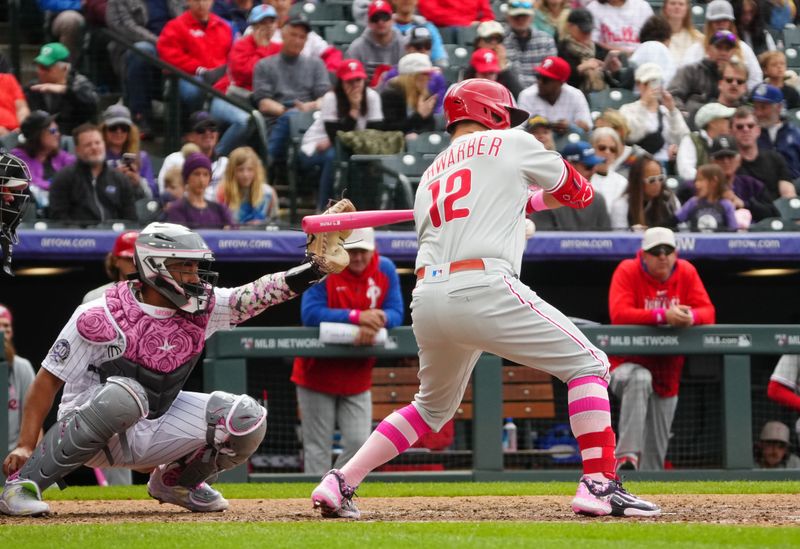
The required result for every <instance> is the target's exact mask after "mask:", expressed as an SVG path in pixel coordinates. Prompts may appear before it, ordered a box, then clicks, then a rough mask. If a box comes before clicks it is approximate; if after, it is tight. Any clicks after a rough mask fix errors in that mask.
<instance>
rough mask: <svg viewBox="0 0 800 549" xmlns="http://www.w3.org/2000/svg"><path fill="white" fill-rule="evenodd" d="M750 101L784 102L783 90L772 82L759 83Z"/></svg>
mask: <svg viewBox="0 0 800 549" xmlns="http://www.w3.org/2000/svg"><path fill="white" fill-rule="evenodd" d="M750 101H752V102H754V103H755V102H759V103H773V104H775V103H783V92H782V91H781V90H780V88H776V87H775V86H772V85H770V84H759V85H758V86H756V87H755V89H754V90H753V94H752V95H751V96H750Z"/></svg>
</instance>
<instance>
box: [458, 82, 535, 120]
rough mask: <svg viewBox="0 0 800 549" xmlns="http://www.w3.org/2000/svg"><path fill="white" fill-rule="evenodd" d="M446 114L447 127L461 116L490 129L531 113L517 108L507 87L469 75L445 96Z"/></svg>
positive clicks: (523, 118)
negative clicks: (469, 76)
mask: <svg viewBox="0 0 800 549" xmlns="http://www.w3.org/2000/svg"><path fill="white" fill-rule="evenodd" d="M444 116H445V121H446V123H447V130H448V131H450V128H451V126H452V125H453V124H455V123H456V122H460V121H461V120H472V121H473V122H477V123H479V124H483V125H484V126H486V127H487V128H489V129H490V130H505V129H508V128H513V127H515V126H519V125H520V124H522V123H523V122H525V121H526V120H527V119H528V113H527V112H526V111H523V110H522V109H518V108H517V104H516V103H515V102H514V96H512V95H511V92H510V91H508V88H506V87H505V86H504V85H502V84H500V83H498V82H495V81H494V80H486V79H484V78H470V79H468V80H463V81H461V82H459V83H457V84H453V85H452V86H450V89H449V90H447V93H446V94H445V96H444Z"/></svg>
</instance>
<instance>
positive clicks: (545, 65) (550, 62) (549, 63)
mask: <svg viewBox="0 0 800 549" xmlns="http://www.w3.org/2000/svg"><path fill="white" fill-rule="evenodd" d="M552 66H553V60H552V59H545V60H544V61H542V68H543V69H549V68H550V67H552Z"/></svg>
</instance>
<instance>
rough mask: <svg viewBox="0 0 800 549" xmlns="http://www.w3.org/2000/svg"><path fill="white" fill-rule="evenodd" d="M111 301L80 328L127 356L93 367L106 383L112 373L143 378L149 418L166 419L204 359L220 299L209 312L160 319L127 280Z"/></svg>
mask: <svg viewBox="0 0 800 549" xmlns="http://www.w3.org/2000/svg"><path fill="white" fill-rule="evenodd" d="M105 303H106V307H105V308H103V307H93V308H91V309H88V310H86V311H85V312H84V313H83V314H82V315H81V316H80V317H79V318H78V321H77V328H78V332H79V333H80V335H81V337H82V338H83V339H85V340H87V341H89V342H92V343H96V344H106V345H108V346H109V347H108V348H109V349H114V348H116V349H118V352H121V355H118V356H114V357H112V358H110V359H108V360H106V361H105V362H102V363H101V364H98V365H90V366H89V369H90V370H93V371H95V372H97V373H98V374H99V375H100V380H101V381H102V382H103V383H105V381H106V379H107V378H109V377H111V376H123V377H129V378H132V379H135V380H136V381H138V382H139V383H140V384H141V385H142V387H144V389H145V391H146V392H147V398H148V402H149V413H148V415H147V418H148V419H155V418H157V417H160V416H162V415H163V414H164V413H165V412H166V411H167V410H168V409H169V407H170V406H171V405H172V402H173V401H174V400H175V398H176V397H177V396H178V393H179V392H180V391H181V389H182V388H183V386H184V384H185V383H186V380H187V379H188V378H189V375H190V374H191V373H192V370H193V369H194V367H195V365H196V364H197V361H198V360H199V358H200V354H201V353H202V351H203V346H204V344H205V334H206V327H207V325H208V321H209V318H210V315H211V311H213V309H214V298H213V296H212V298H211V303H210V304H209V307H208V310H207V311H206V312H205V313H204V314H200V315H191V314H188V313H184V312H182V311H177V312H176V313H175V314H174V315H171V316H169V317H166V318H158V317H155V316H151V315H149V314H147V313H145V312H144V311H143V310H142V308H141V307H140V306H139V303H138V302H137V301H136V298H134V296H133V293H132V291H131V288H130V286H129V285H128V283H125V282H121V283H119V284H116V285H114V286H112V287H111V288H109V289H108V290H106V293H105ZM109 352H111V351H109Z"/></svg>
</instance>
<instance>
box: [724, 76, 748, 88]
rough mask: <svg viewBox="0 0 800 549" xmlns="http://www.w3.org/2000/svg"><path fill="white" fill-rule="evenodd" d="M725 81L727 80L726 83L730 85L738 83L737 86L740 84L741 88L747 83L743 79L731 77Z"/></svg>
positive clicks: (727, 77)
mask: <svg viewBox="0 0 800 549" xmlns="http://www.w3.org/2000/svg"><path fill="white" fill-rule="evenodd" d="M724 80H725V82H727V83H728V84H733V83H734V82H736V83H737V84H739V85H740V86H741V85H742V84H744V83H745V82H747V80H742V79H741V78H731V77H730V76H726V77H725V79H724Z"/></svg>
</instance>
